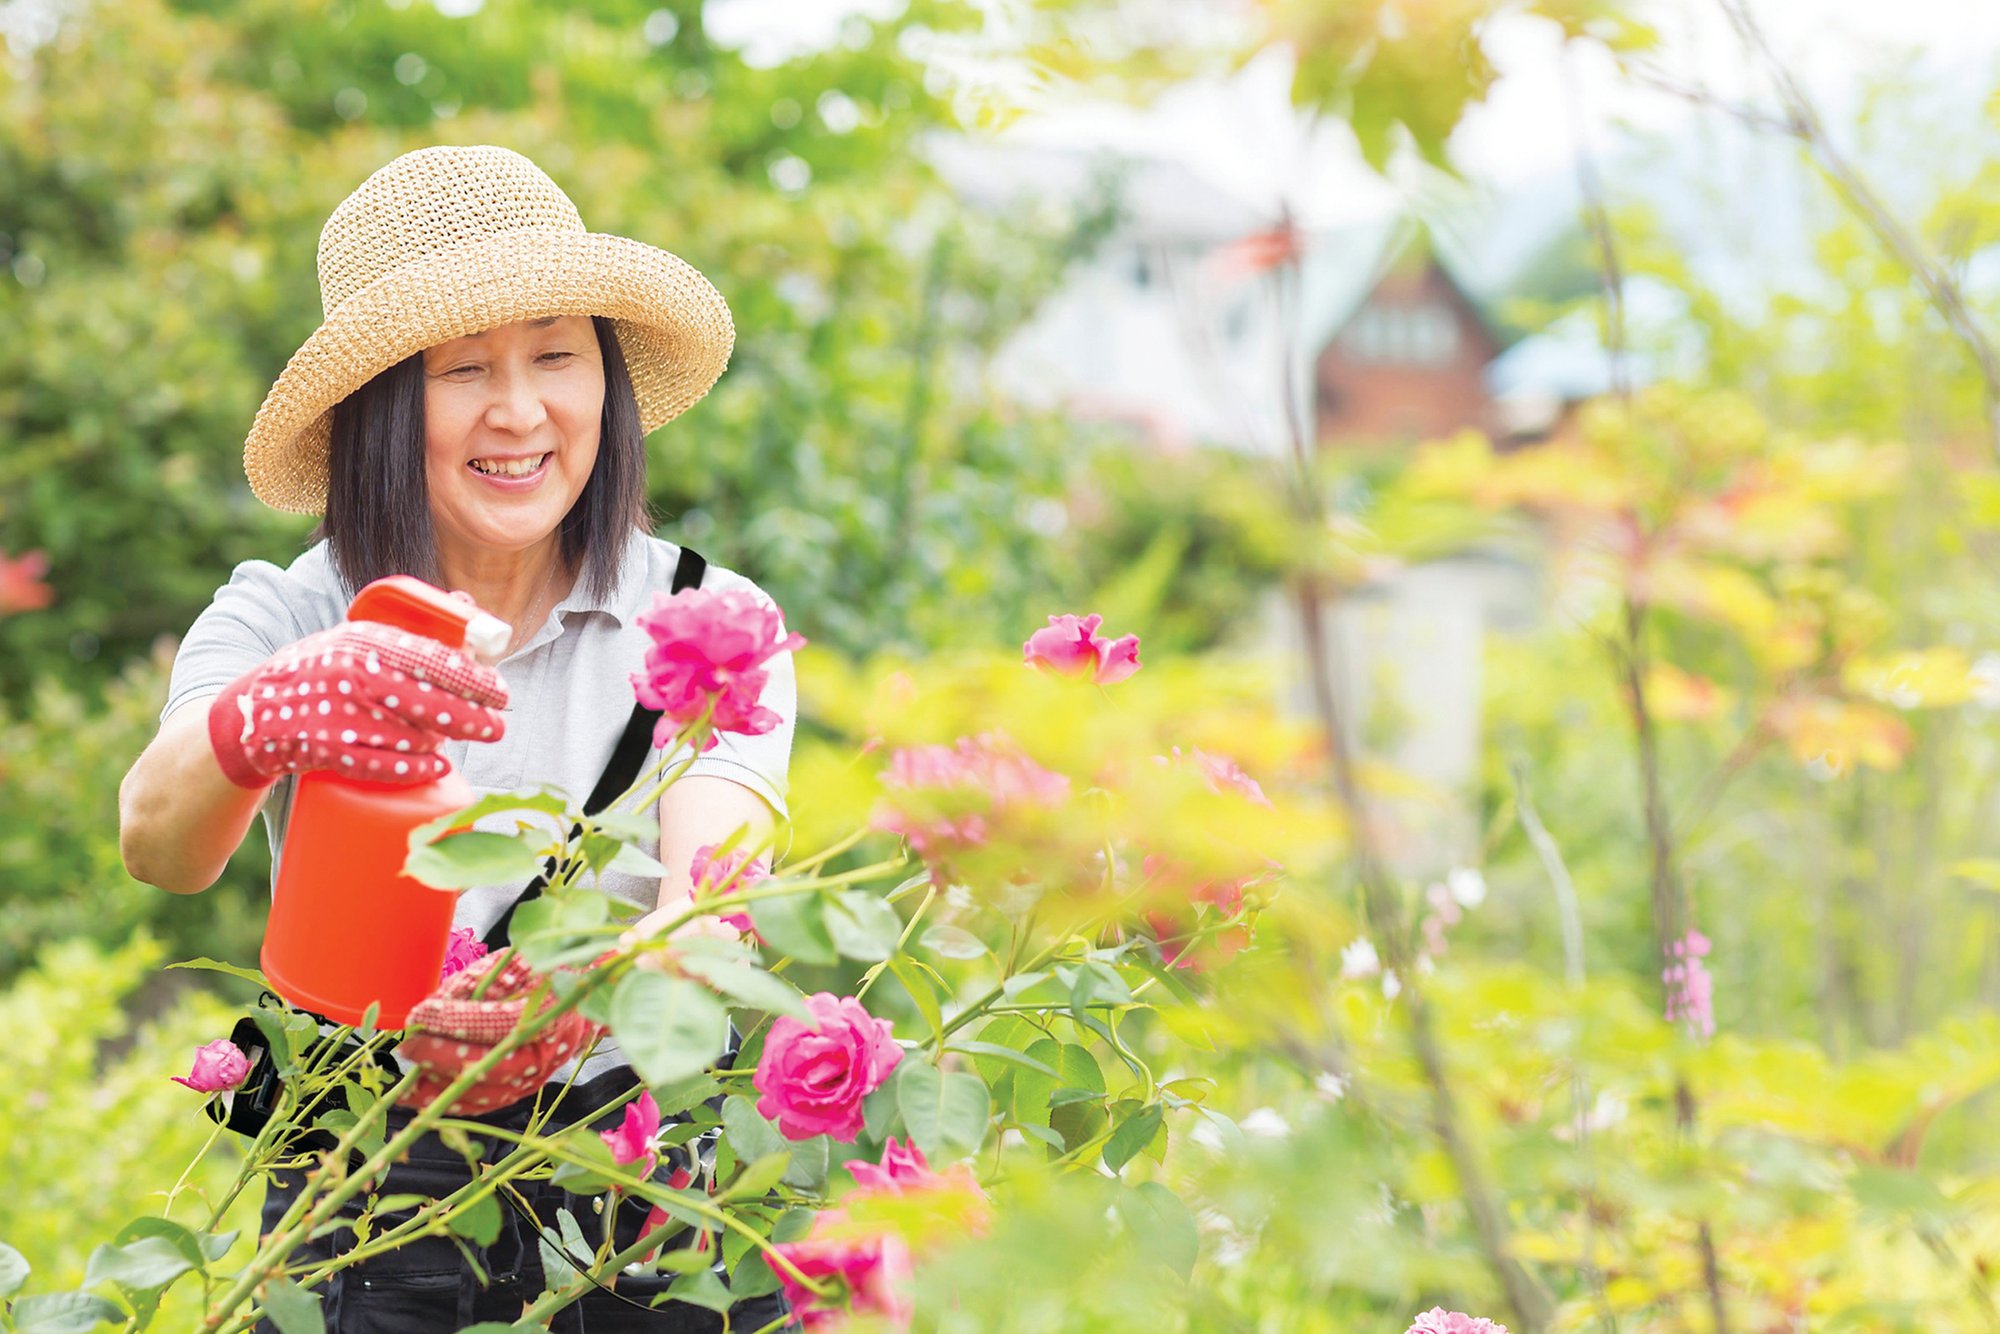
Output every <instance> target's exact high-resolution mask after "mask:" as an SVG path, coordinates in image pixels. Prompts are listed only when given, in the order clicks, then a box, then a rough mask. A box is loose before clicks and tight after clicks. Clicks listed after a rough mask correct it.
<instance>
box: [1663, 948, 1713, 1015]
mask: <svg viewBox="0 0 2000 1334" xmlns="http://www.w3.org/2000/svg"><path fill="white" fill-rule="evenodd" d="M1708 950H1709V944H1708V937H1707V936H1704V935H1703V934H1702V933H1701V932H1699V931H1697V930H1695V929H1694V928H1692V927H1690V928H1688V933H1687V934H1686V935H1685V936H1683V937H1681V939H1679V940H1676V941H1672V942H1670V943H1669V944H1668V945H1667V958H1668V960H1669V962H1668V964H1667V966H1666V967H1665V968H1664V969H1662V970H1661V972H1660V980H1661V981H1663V982H1665V983H1666V984H1667V1022H1668V1023H1670V1024H1679V1025H1680V1026H1681V1027H1682V1029H1683V1030H1684V1031H1686V1033H1687V1034H1688V1035H1689V1036H1690V1037H1697V1038H1712V1037H1714V1036H1715V979H1714V978H1712V977H1710V976H1709V972H1708V965H1707V964H1705V963H1703V962H1702V959H1703V958H1704V957H1705V956H1706V955H1707V954H1708Z"/></svg>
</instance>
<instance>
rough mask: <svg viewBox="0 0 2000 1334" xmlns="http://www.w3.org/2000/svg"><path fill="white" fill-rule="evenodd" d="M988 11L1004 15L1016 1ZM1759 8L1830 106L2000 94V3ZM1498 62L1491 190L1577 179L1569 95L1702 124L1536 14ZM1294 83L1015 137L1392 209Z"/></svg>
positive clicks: (724, 31) (1267, 66)
mask: <svg viewBox="0 0 2000 1334" xmlns="http://www.w3.org/2000/svg"><path fill="white" fill-rule="evenodd" d="M980 2H981V3H982V4H984V5H986V6H988V7H989V8H993V9H999V10H1004V9H1005V7H1006V5H1007V3H1008V0H980ZM1329 2H1330V3H1335V2H1338V0H1329ZM900 8H901V4H900V0H710V5H709V8H708V11H707V23H708V27H709V29H710V32H711V34H712V35H713V36H714V37H716V38H717V39H718V40H721V41H724V42H726V43H728V44H730V45H735V46H740V47H741V48H743V50H744V53H745V55H746V57H748V58H750V59H752V60H754V61H756V62H757V63H775V62H776V61H779V60H782V59H783V58H784V57H785V56H786V55H787V54H790V53H793V52H795V51H797V50H800V49H802V48H809V47H811V46H820V45H826V44H830V43H831V42H833V41H836V40H838V39H839V34H840V26H841V23H842V21H843V20H844V19H845V18H846V17H847V16H848V15H850V14H853V13H857V12H859V13H865V14H869V15H871V16H878V17H879V16H882V15H885V14H890V13H895V12H897V11H899V9H900ZM1752 8H1753V9H1754V10H1755V11H1756V12H1757V13H1758V14H1759V16H1760V19H1761V21H1762V22H1763V23H1764V24H1765V26H1766V28H1767V30H1768V31H1769V32H1770V33H1771V35H1772V37H1773V39H1774V41H1775V42H1776V43H1777V45H1778V47H1779V49H1780V50H1781V52H1782V53H1783V54H1784V56H1785V58H1786V59H1787V61H1788V62H1789V63H1790V64H1791V65H1792V66H1793V68H1794V69H1795V70H1796V71H1798V72H1799V73H1800V74H1801V75H1802V76H1803V77H1804V78H1805V80H1806V82H1807V83H1808V85H1809V87H1810V88H1811V89H1812V91H1813V93H1814V95H1815V96H1816V97H1817V98H1818V99H1820V101H1821V102H1822V105H1824V106H1826V107H1828V108H1839V107H1841V106H1843V105H1848V104H1851V103H1852V102H1853V101H1854V100H1855V99H1856V98H1858V97H1860V96H1861V95H1862V94H1863V92H1864V85H1865V82H1866V79H1867V77H1868V76H1869V75H1871V74H1874V73H1878V72H1880V71H1881V70H1882V68H1883V67H1884V63H1885V62H1886V61H1889V60H1891V59H1893V58H1895V57H1897V56H1900V55H1907V56H1908V57H1909V58H1911V59H1913V60H1915V61H1918V62H1920V63H1921V65H1922V67H1923V69H1924V70H1925V77H1926V79H1927V80H1937V81H1963V82H1970V83H1972V84H1973V86H1975V87H1977V88H1980V89H1990V88H1992V87H1994V86H1996V84H2000V0H1893V3H1883V0H1752ZM1649 10H1650V14H1651V17H1652V19H1653V21H1654V22H1655V23H1656V25H1657V26H1658V28H1659V29H1660V32H1661V34H1662V37H1663V39H1664V40H1665V42H1666V49H1665V51H1664V52H1663V53H1662V54H1661V55H1660V57H1659V63H1660V64H1661V65H1662V66H1663V67H1664V68H1666V69H1668V70H1671V71H1672V72H1674V73H1675V74H1676V75H1677V76H1678V77H1679V78H1680V79H1682V80H1683V81H1684V82H1687V83H1690V84H1701V85H1705V86H1707V87H1709V88H1711V89H1713V90H1715V91H1717V92H1719V93H1723V94H1727V95H1730V96H1732V97H1736V98H1739V99H1744V100H1753V99H1757V98H1758V97H1759V96H1760V95H1761V84H1759V83H1757V82H1756V81H1754V80H1753V79H1752V77H1751V76H1750V75H1749V73H1748V71H1747V68H1746V64H1745V61H1744V59H1743V56H1742V52H1741V48H1740V46H1739V45H1738V43H1737V41H1736V39H1735V36H1734V34H1733V33H1732V32H1731V30H1730V29H1729V27H1728V25H1727V23H1726V21H1725V20H1724V18H1723V16H1722V13H1721V10H1720V8H1719V6H1718V4H1717V3H1716V0H1652V3H1651V4H1650V6H1649ZM1489 54H1490V55H1491V56H1492V58H1493V59H1494V61H1495V63H1496V65H1497V66H1498V68H1499V69H1500V71H1501V75H1502V77H1501V79H1500V82H1499V84H1498V86H1497V87H1496V88H1495V90H1494V92H1493V94H1492V96H1491V97H1490V99H1489V100H1488V102H1487V103H1486V104H1485V105H1484V106H1481V107H1479V108H1476V109H1475V110H1473V111H1472V112H1471V113H1470V114H1469V115H1468V116H1467V118H1466V120H1465V121H1464V123H1463V124H1462V126H1461V127H1460V131H1459V134H1458V136H1457V138H1456V139H1455V140H1454V144H1453V148H1454V155H1455V157H1456V158H1457V160H1458V162H1459V164H1460V166H1461V168H1462V169H1463V170H1464V171H1465V172H1466V173H1467V174H1468V175H1470V176H1472V177H1474V178H1475V179H1478V180H1481V181H1484V182H1486V183H1488V184H1490V185H1493V186H1495V187H1499V188H1503V189H1504V188H1506V187H1509V186H1516V185H1520V184H1522V183H1524V182H1528V181H1532V180H1535V179H1537V178H1539V177H1545V176H1548V175H1550V174H1551V173H1555V172H1566V171H1567V170H1568V169H1569V166H1570V164H1571V163H1572V161H1573V159H1574V154H1575V152H1576V147H1577V144H1578V141H1579V131H1578V124H1579V121H1578V118H1577V117H1576V115H1575V114H1574V113H1573V112H1572V109H1571V107H1572V99H1574V100H1575V104H1576V105H1580V106H1581V107H1582V109H1583V116H1582V122H1581V123H1582V124H1583V125H1585V126H1586V127H1587V133H1588V135H1589V139H1590V142H1591V143H1592V145H1593V147H1594V148H1596V149H1597V150H1598V151H1600V152H1601V151H1602V150H1603V148H1604V147H1605V145H1606V144H1607V143H1608V142H1609V138H1610V134H1611V126H1612V125H1613V124H1614V123H1622V124H1630V125H1633V126H1636V127H1639V128H1642V129H1653V130H1669V131H1670V130H1671V129H1672V128H1673V126H1674V125H1675V124H1676V123H1678V122H1684V121H1686V120H1688V119H1689V118H1690V117H1692V116H1693V115H1694V114H1696V113H1695V112H1694V111H1693V110H1692V108H1690V107H1688V106H1687V105H1686V104H1684V103H1682V102H1680V101H1678V100H1676V99H1674V98H1672V97H1669V96H1666V95H1664V94H1660V93H1656V92H1651V91H1645V90H1635V89H1633V88H1631V87H1630V86H1629V85H1625V84H1623V83H1621V81H1619V80H1618V79H1617V78H1616V76H1615V74H1614V73H1613V71H1612V70H1611V68H1610V62H1609V60H1608V59H1605V58H1592V53H1589V52H1584V53H1578V54H1573V55H1571V56H1570V57H1568V60H1569V63H1570V65H1571V66H1573V68H1570V69H1567V70H1566V69H1565V67H1564V60H1565V57H1564V56H1563V55H1562V54H1561V42H1560V40H1559V37H1558V34H1557V33H1556V30H1555V29H1554V27H1553V25H1550V24H1547V23H1544V22H1542V21H1539V20H1527V19H1513V20H1507V21H1503V22H1502V23H1501V24H1499V25H1496V27H1495V30H1494V31H1493V33H1492V34H1491V37H1490V39H1489ZM1579 54H1580V55H1581V58H1579ZM1289 79H1290V70H1289V62H1288V58H1287V57H1286V56H1285V55H1284V54H1283V53H1281V52H1272V53H1267V55H1266V56H1265V57H1263V58H1260V59H1259V60H1258V61H1256V62H1253V64H1252V65H1251V66H1249V67H1248V68H1247V69H1246V70H1245V71H1244V72H1243V73H1242V74H1241V75H1239V76H1238V78H1237V80H1236V81H1235V82H1234V84H1233V85H1230V86H1226V87H1225V86H1222V85H1219V84H1218V85H1211V86H1197V87H1192V88H1187V89H1183V90H1177V91H1176V92H1174V93H1172V94H1169V95H1168V96H1166V97H1164V98H1162V99H1161V100H1160V102H1159V103H1158V104H1156V105H1155V106H1154V107H1152V108H1149V109H1148V110H1146V111H1145V112H1138V111H1134V110H1132V109H1130V108H1123V107H1103V106H1098V107H1075V106H1071V107H1065V108H1060V109H1053V108H1052V109H1051V110H1049V111H1047V112H1045V113H1042V114H1039V115H1036V116H1034V117H1031V118H1030V119H1029V120H1027V121H1025V122H1023V123H1022V124H1020V125H1018V126H1016V127H1015V128H1014V129H1013V130H1011V131H1010V133H1011V134H1014V135H1017V136H1018V137H1019V138H1021V139H1022V140H1024V141H1027V142H1032V143H1036V144H1042V145H1048V146H1065V145H1074V146H1084V145H1103V146H1111V147H1120V148H1125V149H1129V150H1132V151H1139V152H1154V153H1159V154H1162V155H1166V156H1171V157H1177V158H1179V159H1180V160H1182V161H1184V162H1185V163H1187V164H1188V165H1189V166H1191V167H1193V168H1194V169H1195V170H1196V171H1198V172H1199V173H1200V174H1202V175H1203V176H1205V177H1207V178H1208V179H1210V180H1211V181H1213V182H1214V183H1216V184H1217V185H1220V186H1222V187H1223V188H1225V189H1227V190H1228V191H1230V192H1231V193H1233V194H1236V195H1238V196H1240V197H1242V198H1244V199H1245V200H1247V201H1250V202H1252V203H1258V204H1264V203H1268V202H1270V201H1272V200H1274V199H1275V198H1276V193H1277V190H1278V189H1279V188H1280V187H1286V188H1289V189H1290V190H1291V191H1292V192H1293V193H1294V194H1295V196H1296V194H1297V192H1298V191H1299V188H1300V184H1301V182H1304V183H1305V190H1304V198H1303V206H1304V211H1305V213H1306V219H1307V221H1308V222H1311V223H1314V224H1319V225H1326V224H1334V223H1338V222H1341V221H1343V220H1347V219H1352V218H1357V217H1365V216H1370V215H1374V214H1378V213H1380V212H1383V211H1385V210H1386V209H1389V208H1392V207H1394V206H1395V203H1394V197H1393V195H1392V194H1391V192H1390V191H1389V190H1388V189H1387V188H1386V187H1385V186H1384V185H1383V184H1382V183H1381V182H1380V181H1378V180H1376V179H1374V178H1373V177H1372V176H1371V175H1370V174H1369V173H1367V172H1365V171H1363V170H1360V169H1359V168H1358V166H1357V165H1356V163H1355V159H1354V155H1353V151H1352V147H1351V144H1349V143H1347V142H1345V136H1344V134H1343V133H1336V134H1333V135H1329V136H1326V137H1324V138H1323V139H1322V141H1321V142H1319V143H1317V144H1307V143H1305V142H1303V138H1302V135H1301V132H1300V130H1299V128H1298V126H1297V123H1296V120H1295V118H1294V117H1293V116H1292V115H1291V113H1290V110H1289V108H1288V107H1287V106H1286V102H1285V90H1286V88H1287V86H1288V84H1289Z"/></svg>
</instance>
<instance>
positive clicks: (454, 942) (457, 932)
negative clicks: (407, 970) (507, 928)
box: [438, 926, 486, 982]
mask: <svg viewBox="0 0 2000 1334" xmlns="http://www.w3.org/2000/svg"><path fill="white" fill-rule="evenodd" d="M485 957H486V942H485V941H483V940H481V939H480V938H479V937H478V936H476V935H474V934H473V931H472V928H471V927H469V926H461V927H455V928H453V930H452V933H451V940H450V941H449V942H448V943H447V944H446V945H445V947H444V968H443V970H442V971H440V972H439V973H438V981H440V982H442V981H444V980H445V979H446V978H447V977H450V976H451V975H452V974H453V973H460V972H464V971H465V970H466V969H467V968H470V967H471V966H472V965H473V964H475V963H478V962H479V961H480V960H481V959H483V958H485Z"/></svg>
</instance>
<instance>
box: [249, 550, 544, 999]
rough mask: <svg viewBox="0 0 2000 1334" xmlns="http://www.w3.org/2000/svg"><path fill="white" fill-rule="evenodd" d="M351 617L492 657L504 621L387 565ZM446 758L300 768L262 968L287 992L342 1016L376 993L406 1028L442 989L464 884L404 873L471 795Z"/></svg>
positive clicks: (502, 638) (502, 637)
mask: <svg viewBox="0 0 2000 1334" xmlns="http://www.w3.org/2000/svg"><path fill="white" fill-rule="evenodd" d="M347 618H348V619H349V620H350V621H378V622H381V623H383V624H387V625H393V626H395V627H397V628H398V629H402V630H407V631H409V632H410V633H412V634H418V635H423V636H425V637H426V638H429V639H435V640H437V641H438V642H439V643H442V644H445V645H447V646H449V647H451V648H461V649H464V650H466V651H467V652H469V653H471V654H473V655H475V656H477V657H479V658H480V659H482V660H483V661H487V662H491V661H493V660H495V659H497V658H498V657H499V656H500V654H501V653H502V652H503V651H504V650H505V647H506V644H507V639H508V636H509V634H510V631H509V628H508V626H507V623H506V622H504V621H502V620H500V619H499V618H498V617H495V616H491V615H488V614H487V613H485V612H482V611H480V610H479V609H478V608H477V607H475V606H473V605H472V604H471V603H469V602H465V601H461V600H460V599H458V598H454V597H452V596H450V595H449V594H447V593H445V592H444V591H443V590H441V589H438V588H434V587H432V586H431V585H429V584H427V583H425V582H423V581H422V580H421V579H413V578H411V577H410V576H408V575H401V574H398V575H391V576H389V577H388V578H386V579H377V580H376V581H375V582H374V583H372V584H369V585H368V586H367V587H366V588H363V589H362V590H361V591H360V592H359V593H357V594H355V597H354V601H353V602H352V603H351V604H350V605H349V606H348V609H347ZM473 795H474V794H473V791H472V788H471V786H470V785H469V784H468V783H467V782H466V781H465V779H463V778H462V777H460V776H459V775H458V774H457V773H456V772H454V771H453V770H451V769H449V768H447V769H446V770H445V771H444V772H443V773H442V774H440V775H438V777H436V778H434V779H432V780H431V781H430V782H428V783H420V784H416V785H414V786H411V785H402V784H395V783H374V782H369V781H367V780H365V779H359V778H349V777H345V776H342V775H339V774H334V773H330V772H327V771H324V770H314V771H312V772H309V773H304V774H301V775H299V778H298V788H297V791H296V792H295V794H294V795H293V798H292V812H291V818H290V820H289V821H288V822H287V825H286V829H285V841H284V846H283V848H282V850H281V852H280V855H279V859H278V874H277V877H276V880H275V883H274V886H273V892H272V897H271V917H270V921H269V923H268V924H267V925H266V927H265V929H264V949H263V957H262V962H263V966H264V976H265V977H266V978H268V979H269V980H270V983H271V987H272V989H273V990H275V991H276V992H277V993H278V994H279V995H280V996H283V997H284V998H285V1000H286V1001H287V1002H289V1003H290V1004H292V1005H294V1006H296V1007H298V1008H299V1009H302V1010H310V1011H312V1012H314V1013H316V1014H321V1015H324V1016H326V1017H327V1018H329V1019H332V1020H334V1021H336V1022H338V1023H343V1024H358V1023H360V1022H361V1020H362V1018H363V1017H364V1015H365V1014H366V1012H367V1010H368V1007H369V1006H370V1005H371V1004H379V1005H380V1006H381V1009H380V1011H379V1012H378V1014H377V1016H376V1021H375V1025H376V1027H377V1028H380V1029H384V1030H391V1029H399V1028H401V1027H403V1025H404V1023H405V1022H406V1021H407V1020H408V1018H409V1014H410V1010H411V1009H412V1008H413V1007H414V1006H415V1005H416V1003H417V1002H418V1001H420V1000H422V999H423V998H424V997H425V996H428V995H429V994H430V993H431V992H432V991H433V990H435V989H436V987H437V984H438V973H439V970H441V969H442V968H443V967H444V956H445V949H446V947H447V945H448V944H449V943H450V939H451V917H452V909H453V908H454V907H455V906H456V905H457V902H458V895H457V894H456V893H454V892H452V891H450V890H442V889H432V888H431V887H430V886H428V885H425V884H422V883H420V882H418V881H416V880H412V879H411V878H409V877H408V876H406V875H404V874H403V862H404V859H405V858H406V857H408V855H409V837H410V831H411V830H413V829H415V828H416V827H417V826H418V825H420V824H423V823H425V822H426V821H428V820H434V819H436V818H437V817H438V816H440V815H448V814H450V813H451V812H452V811H456V810H460V809H462V808H464V807H466V806H468V805H470V804H471V803H472V801H473Z"/></svg>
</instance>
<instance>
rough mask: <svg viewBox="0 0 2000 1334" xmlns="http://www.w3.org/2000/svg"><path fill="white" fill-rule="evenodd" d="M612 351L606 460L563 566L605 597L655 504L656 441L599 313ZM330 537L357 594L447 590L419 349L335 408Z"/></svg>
mask: <svg viewBox="0 0 2000 1334" xmlns="http://www.w3.org/2000/svg"><path fill="white" fill-rule="evenodd" d="M590 322H591V326H592V327H593V328H594V329H595V330H596V333H597V346H598V349H599V350H600V351H601V352H602V353H603V354H604V416H603V420H602V422H601V423H600V426H599V431H598V438H597V463H596V465H595V466H594V467H593V468H592V469H591V471H590V480H589V481H587V482H585V483H584V486H583V492H582V494H580V495H579V496H577V498H576V503H575V504H574V505H572V506H570V510H569V513H568V514H565V515H564V516H563V521H562V526H561V529H560V532H561V535H562V536H561V541H562V558H563V563H564V564H565V565H567V566H568V567H569V568H570V569H572V570H576V571H577V572H578V574H577V578H578V583H579V586H580V587H582V588H583V589H584V591H585V592H586V593H587V594H588V595H589V596H591V597H594V598H599V599H602V598H605V597H608V596H610V593H611V590H612V589H613V588H614V587H615V586H616V585H617V583H618V568H619V562H620V559H621V557H622V556H623V554H624V551H625V544H626V538H627V537H628V536H629V535H630V534H631V532H632V530H633V529H634V528H641V529H644V530H645V531H647V532H651V531H652V530H653V515H652V510H651V509H650V507H649V506H648V505H647V503H646V444H645V437H644V436H643V435H642V434H641V433H640V430H639V403H638V400H637V399H636V398H634V397H633V395H632V378H631V376H630V375H629V374H628V373H627V371H626V369H625V354H624V352H623V351H622V350H621V349H620V348H619V346H618V335H617V333H616V331H615V330H614V329H613V328H612V324H611V321H610V320H609V319H607V318H606V317H605V316H602V315H593V316H591V317H590ZM321 538H325V539H327V540H328V541H329V542H330V543H331V545H332V550H333V560H334V566H335V568H337V569H338V570H339V571H340V574H341V577H342V578H343V579H344V580H345V581H346V583H347V586H348V589H349V591H350V592H351V591H353V590H356V589H359V588H360V587H361V586H362V585H363V584H367V583H369V582H371V581H373V580H376V579H380V578H382V577H383V576H385V575H391V574H412V575H415V576H416V577H417V578H419V579H423V580H426V581H428V582H430V583H433V584H437V583H441V582H442V581H443V575H442V573H441V572H440V571H439V569H438V558H437V536H436V533H435V532H434V531H433V529H432V527H431V505H430V488H429V486H428V485H427V484H426V482H425V474H424V354H423V353H422V352H414V353H412V354H411V355H409V356H408V357H405V358H404V359H403V360H401V361H399V362H397V363H396V364H395V365H394V366H391V367H390V368H389V369H388V370H386V371H383V372H382V373H381V374H379V375H377V376H376V377H375V378H374V379H372V380H370V381H368V383H366V384H364V385H362V386H361V387H360V388H359V389H356V390H355V391H354V392H353V393H351V394H349V395H348V396H347V397H346V398H343V399H342V400H340V402H338V403H336V404H335V405H334V408H333V438H332V441H331V443H330V445H329V448H328V458H327V485H326V513H325V515H324V516H322V518H321V519H320V522H319V526H318V527H317V528H315V529H313V532H312V537H311V540H312V541H315V542H316V541H318V540H320V539H321Z"/></svg>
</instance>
